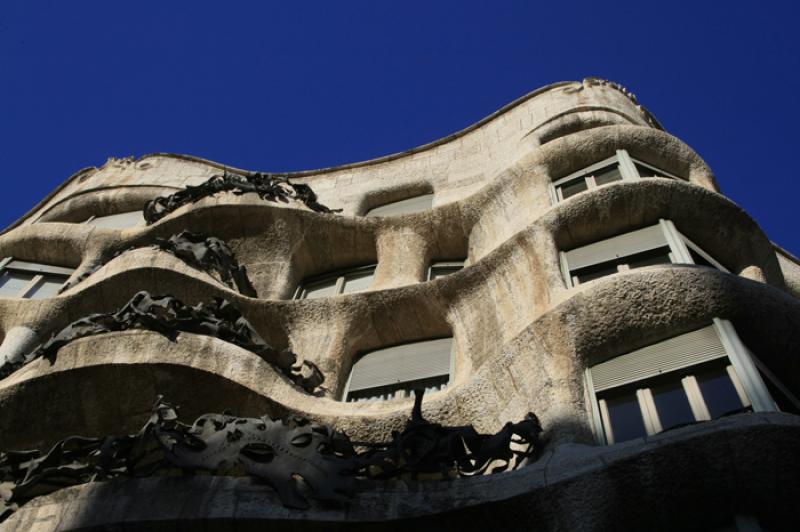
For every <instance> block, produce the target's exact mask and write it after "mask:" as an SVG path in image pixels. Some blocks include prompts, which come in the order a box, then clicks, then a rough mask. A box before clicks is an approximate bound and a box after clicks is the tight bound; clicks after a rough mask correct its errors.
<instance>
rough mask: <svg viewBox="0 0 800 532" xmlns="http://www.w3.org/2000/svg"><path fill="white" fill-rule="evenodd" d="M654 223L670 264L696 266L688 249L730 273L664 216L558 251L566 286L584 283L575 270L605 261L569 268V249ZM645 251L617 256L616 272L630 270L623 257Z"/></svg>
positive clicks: (570, 286) (572, 286)
mask: <svg viewBox="0 0 800 532" xmlns="http://www.w3.org/2000/svg"><path fill="white" fill-rule="evenodd" d="M656 225H658V226H660V227H661V231H662V234H663V236H664V241H665V246H664V247H668V248H669V253H668V256H669V259H670V263H671V264H688V265H692V266H698V264H696V263H695V262H694V259H693V258H692V255H691V253H690V250H692V251H694V252H695V253H697V254H698V255H700V256H701V257H702V258H703V259H705V260H706V261H708V262H709V263H710V264H711V265H713V266H714V267H715V268H717V269H718V270H720V271H723V272H725V273H731V272H730V270H728V269H727V268H725V266H723V265H722V264H720V263H719V261H717V260H716V259H714V258H713V257H712V256H711V255H709V254H708V253H706V252H705V251H703V249H702V248H701V247H700V246H698V245H697V244H695V243H694V242H692V241H691V240H690V239H689V238H688V237H686V236H685V235H684V234H683V233H681V232H680V231H678V229H677V228H676V227H675V224H674V223H673V222H672V220H666V219H664V218H661V219H659V221H658V224H653V225H648V226H645V227H642V228H640V229H634V230H632V231H628V232H626V233H621V234H618V235H613V236H610V237H608V238H604V239H602V240H598V241H596V242H591V243H589V244H585V245H584V246H578V247H577V248H573V249H572V250H569V251H559V252H558V253H559V261H560V267H561V274H562V277H563V279H564V282H565V284H566V287H567V288H568V289H569V288H574V287H576V286H579V285H581V284H585V283H581V281H580V279H579V278H578V276H576V275H574V272H575V271H578V270H581V269H584V268H588V267H591V266H595V265H600V264H604V263H605V262H597V263H593V264H590V265H587V266H581V267H580V268H575V269H570V266H569V260H568V257H567V254H568V253H569V252H570V251H574V250H575V249H581V248H584V247H587V246H591V245H593V244H598V243H601V242H605V241H607V240H611V239H612V238H617V237H621V236H625V235H629V234H631V233H634V232H636V231H641V230H643V229H649V228H651V227H655V226H656ZM654 249H659V248H654ZM646 251H647V250H644V251H639V252H636V253H633V254H628V255H623V256H621V257H617V262H618V264H617V272H616V273H620V272H624V271H629V270H630V268H629V266H628V264H627V263H626V262H624V259H625V258H627V257H633V256H635V255H637V254H639V253H642V252H646ZM606 262H611V261H606ZM645 267H646V266H645ZM608 275H614V274H613V273H611V274H608ZM608 275H604V276H602V277H607V276H608ZM602 277H601V278H602ZM593 280H595V279H592V280H590V281H586V282H591V281H593Z"/></svg>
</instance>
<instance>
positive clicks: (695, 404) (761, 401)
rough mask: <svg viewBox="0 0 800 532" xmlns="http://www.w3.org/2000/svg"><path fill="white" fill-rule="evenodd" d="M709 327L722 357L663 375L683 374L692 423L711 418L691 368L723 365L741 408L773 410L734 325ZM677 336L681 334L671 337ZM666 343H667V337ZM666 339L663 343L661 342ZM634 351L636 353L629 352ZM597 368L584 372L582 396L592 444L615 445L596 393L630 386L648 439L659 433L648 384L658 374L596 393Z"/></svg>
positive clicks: (603, 404) (723, 322)
mask: <svg viewBox="0 0 800 532" xmlns="http://www.w3.org/2000/svg"><path fill="white" fill-rule="evenodd" d="M712 326H713V330H714V332H715V333H716V334H717V336H718V337H719V340H720V343H721V344H722V347H723V349H724V351H725V355H724V356H721V357H717V358H715V359H712V360H708V361H705V362H701V363H698V364H692V365H689V366H686V367H684V368H680V369H679V370H672V371H668V372H665V373H664V375H669V374H670V373H673V372H677V371H682V372H685V373H686V374H685V375H684V376H683V377H681V379H680V383H681V385H682V386H683V389H684V391H685V393H686V397H687V399H688V401H689V406H690V408H691V410H692V414H693V416H694V417H695V421H698V422H699V421H708V420H710V419H711V415H710V413H709V410H708V406H707V405H706V402H705V399H704V398H703V395H702V392H701V391H700V387H699V384H698V382H697V379H696V377H695V374H696V371H692V369H693V368H699V367H701V366H704V365H705V364H707V363H719V362H722V363H723V364H725V365H724V367H725V369H726V371H727V373H728V376H729V378H730V380H731V383H732V384H733V387H734V389H735V390H736V394H737V395H738V396H739V400H740V401H741V402H742V405H743V408H751V409H752V410H753V412H774V411H776V410H777V406H776V404H775V401H774V400H773V399H772V397H771V396H770V394H769V391H768V390H767V387H766V384H765V383H764V381H763V379H762V378H761V375H760V373H759V372H758V369H757V368H756V364H755V363H754V357H751V356H750V351H749V350H748V349H747V347H746V346H745V345H744V344H743V343H742V341H741V340H740V339H739V336H738V334H737V333H736V329H734V327H733V324H732V323H731V322H730V321H728V320H724V319H720V318H713V321H712ZM685 334H688V333H685ZM678 336H681V335H677V336H675V337H672V338H676V337H678ZM666 340H669V338H668V339H666ZM666 340H662V342H663V341H666ZM658 343H661V342H656V344H651V345H657V344H658ZM634 351H636V350H633V351H630V352H634ZM630 352H629V353H630ZM626 354H628V353H625V354H623V355H619V356H624V355H626ZM614 358H617V357H612V358H610V359H608V360H613V359H614ZM596 365H597V364H595V365H593V366H590V367H587V368H586V369H585V371H584V386H585V394H584V396H585V398H587V399H588V401H587V407H588V409H589V418H590V420H591V427H592V433H593V435H594V438H595V442H596V443H597V444H598V445H613V444H614V443H615V441H614V436H613V430H612V429H611V425H610V416H609V413H608V407H607V404H606V402H605V399H604V398H598V394H605V393H606V392H608V391H609V390H614V389H624V388H631V387H633V386H637V387H636V388H635V390H636V392H635V393H636V398H637V403H638V405H639V408H640V411H641V414H642V420H643V422H644V427H645V432H646V434H647V436H648V437H649V436H652V435H655V434H658V433H659V432H662V431H663V429H662V426H661V421H660V418H659V417H658V411H657V409H656V406H655V401H654V399H653V395H652V391H651V388H652V384H648V382H649V383H652V382H653V380H654V379H657V378H658V377H660V375H658V376H648V377H645V378H643V379H640V380H637V381H633V382H630V383H626V384H623V385H620V386H614V387H611V388H606V389H603V390H601V391H600V392H597V391H596V390H595V385H594V382H593V379H592V371H591V370H592V368H593V367H595V366H596ZM639 383H641V384H639Z"/></svg>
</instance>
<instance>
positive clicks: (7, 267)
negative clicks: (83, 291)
mask: <svg viewBox="0 0 800 532" xmlns="http://www.w3.org/2000/svg"><path fill="white" fill-rule="evenodd" d="M6 271H20V272H25V273H32V274H34V275H33V278H32V279H31V280H30V281H29V282H28V284H26V285H25V286H23V287H22V289H20V291H19V292H17V294H16V295H15V296H11V297H18V298H24V299H28V298H30V296H32V295H34V294H35V293H36V290H37V289H38V288H39V287H40V286H41V285H42V283H43V282H44V281H46V280H47V278H48V276H49V275H50V276H52V275H57V276H59V277H66V279H64V282H65V283H66V281H67V279H69V278H70V277H71V276H72V274H73V273H75V270H74V269H72V268H65V267H63V266H52V265H50V264H39V263H36V262H27V261H22V260H16V259H14V258H13V257H6V258H4V259H2V260H0V275H2V274H3V273H4V272H6ZM62 286H63V283H62Z"/></svg>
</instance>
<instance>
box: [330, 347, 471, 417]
mask: <svg viewBox="0 0 800 532" xmlns="http://www.w3.org/2000/svg"><path fill="white" fill-rule="evenodd" d="M444 339H450V353H449V367H448V372H447V376H446V377H447V381H446V382H445V383H444V384H442V385H441V386H440V387H439V389H438V390H437V391H443V390H445V389H447V388H448V387H450V385H451V384H452V382H453V375H454V370H455V347H456V344H455V338H454V337H453V336H438V337H436V338H425V339H422V340H412V341H408V342H402V343H397V344H393V345H387V346H384V347H378V348H376V349H370V350H369V351H364V352H361V353H358V354H357V355H356V356H355V357H353V361H352V363H351V364H350V372H349V373H348V375H347V380H346V381H345V385H344V388H343V389H342V393H341V396H340V399H339V401H341V402H343V403H360V402H370V403H371V402H382V401H394V400H398V399H406V398H408V397H412V394H411V393H410V391H409V390H413V387H411V388H409V387H404V388H400V389H398V390H396V391H395V392H394V397H391V398H387V399H383V398H380V399H370V398H365V399H356V400H354V401H349V400H348V395H349V394H350V385H351V382H352V379H353V369H354V368H355V367H356V364H357V363H358V361H359V360H361V359H362V358H363V357H365V356H367V355H369V354H370V353H374V352H376V351H384V350H389V349H392V348H395V347H401V346H407V345H414V344H421V343H427V342H434V341H437V340H444ZM436 377H441V375H434V376H433V377H426V378H423V379H414V380H410V381H399V382H397V383H394V384H396V385H404V384H413V383H415V382H420V381H424V380H430V379H433V378H436ZM383 387H386V386H383ZM380 388H382V387H380V386H379V387H372V388H362V389H359V390H356V391H358V392H361V391H365V390H376V389H380Z"/></svg>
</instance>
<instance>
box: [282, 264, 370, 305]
mask: <svg viewBox="0 0 800 532" xmlns="http://www.w3.org/2000/svg"><path fill="white" fill-rule="evenodd" d="M377 269H378V263H377V262H376V263H374V264H366V265H363V266H355V267H352V268H345V269H341V270H335V271H333V272H327V273H322V274H319V275H313V276H311V277H308V278H306V279H303V280H302V281H300V283H299V284H298V285H297V288H295V291H294V295H293V296H292V299H295V300H304V299H308V297H307V294H308V288H309V286H312V285H315V284H319V283H322V282H324V281H330V280H333V279H335V281H334V293H333V294H331V295H329V296H325V297H334V296H338V295H342V294H357V293H359V292H364V291H366V290H359V291H358V292H344V288H345V283H346V282H347V278H348V276H351V277H352V276H355V275H357V274H360V273H363V272H370V273H372V276H373V280H374V276H375V272H376V271H377ZM370 286H371V283H370ZM367 290H368V289H367ZM313 299H324V298H321V297H320V298H313Z"/></svg>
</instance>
